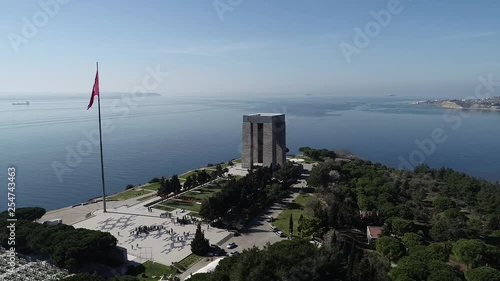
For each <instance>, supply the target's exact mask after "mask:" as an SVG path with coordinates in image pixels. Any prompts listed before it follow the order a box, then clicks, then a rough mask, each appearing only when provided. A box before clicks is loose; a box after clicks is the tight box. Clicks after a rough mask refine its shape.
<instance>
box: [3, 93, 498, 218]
mask: <svg viewBox="0 0 500 281" xmlns="http://www.w3.org/2000/svg"><path fill="white" fill-rule="evenodd" d="M103 95H106V94H103ZM5 96H6V95H2V96H0V117H1V118H0V136H1V138H0V156H1V159H0V163H1V165H0V168H1V170H3V172H2V171H0V174H3V175H2V177H1V178H2V182H3V184H2V185H3V186H4V191H1V190H0V194H1V195H0V199H1V202H0V204H1V205H0V210H2V209H6V206H7V200H6V197H7V168H8V167H9V166H15V167H16V171H17V176H16V187H17V188H16V201H17V205H18V206H41V207H44V208H46V209H48V210H52V209H56V208H60V207H64V206H68V205H72V204H76V203H80V202H82V201H85V200H87V199H89V198H93V197H97V196H99V195H100V192H101V185H100V162H99V148H98V146H94V145H93V144H92V142H93V138H94V137H95V136H96V134H95V133H96V132H97V131H96V129H97V125H98V123H97V104H96V103H95V104H94V107H93V108H92V109H91V110H89V111H87V110H86V106H87V103H88V96H89V95H88V94H82V95H17V96H16V97H15V98H12V95H9V98H6V97H5ZM108 96H109V95H108ZM112 96H113V98H103V99H102V100H101V103H102V116H103V122H106V123H105V124H106V128H108V129H107V132H105V133H104V135H103V142H104V146H103V147H104V161H105V173H106V183H107V191H108V193H114V192H118V191H121V190H123V189H124V188H125V186H126V185H127V184H139V183H144V182H146V181H148V180H149V179H151V178H153V177H159V176H170V175H172V174H178V173H182V172H183V171H186V170H189V169H193V168H198V167H201V166H203V165H206V164H207V163H217V162H222V161H228V160H229V159H232V158H237V157H239V156H240V151H241V122H242V115H243V114H248V113H256V112H275V113H285V114H286V122H287V146H288V148H289V149H290V151H291V152H297V149H298V148H299V147H301V146H311V147H317V148H328V149H348V150H350V151H351V152H353V153H355V154H357V155H359V156H361V157H364V158H366V159H369V160H372V161H374V162H381V163H383V164H386V165H390V166H394V167H397V166H399V165H400V164H401V162H402V160H401V159H403V158H404V159H405V161H408V162H409V163H417V162H419V161H425V163H427V164H429V165H430V166H432V167H440V166H448V167H452V168H454V169H457V170H460V171H463V172H467V173H470V174H472V175H474V176H478V177H481V178H485V179H488V180H492V181H498V180H500V173H499V167H500V144H499V140H500V122H499V120H500V113H496V112H464V111H450V112H449V111H446V110H443V109H440V108H434V107H424V106H416V105H413V104H411V102H412V101H417V100H422V99H423V98H402V97H375V98H374V97H334V96H315V95H309V96H306V95H302V96H275V97H273V96H271V97H270V96H266V97H253V98H252V97H202V98H200V97H167V96H165V95H163V96H150V97H146V98H144V99H141V100H132V99H130V97H127V96H123V97H122V96H121V95H119V94H115V95H112ZM24 100H29V101H30V103H31V104H30V105H29V106H21V105H17V106H14V105H12V102H19V101H24ZM433 131H434V132H436V131H438V132H440V134H441V137H440V141H439V142H436V141H434V140H431V138H432V136H433ZM434 134H435V133H434ZM443 140H444V142H443ZM417 143H420V146H419V145H417ZM4 206H5V207H4Z"/></svg>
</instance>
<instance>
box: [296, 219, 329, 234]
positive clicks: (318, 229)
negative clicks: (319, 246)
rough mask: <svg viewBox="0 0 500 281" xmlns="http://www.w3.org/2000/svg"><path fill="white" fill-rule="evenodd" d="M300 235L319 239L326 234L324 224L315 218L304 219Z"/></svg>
mask: <svg viewBox="0 0 500 281" xmlns="http://www.w3.org/2000/svg"><path fill="white" fill-rule="evenodd" d="M299 228H300V230H301V231H300V235H301V236H302V237H317V236H321V234H322V233H323V232H324V229H323V224H322V223H321V220H320V219H318V218H316V217H313V218H304V219H303V220H302V223H301V224H299Z"/></svg>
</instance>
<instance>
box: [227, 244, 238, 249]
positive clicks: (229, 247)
mask: <svg viewBox="0 0 500 281" xmlns="http://www.w3.org/2000/svg"><path fill="white" fill-rule="evenodd" d="M226 248H228V249H232V248H236V243H234V242H231V243H229V244H227V246H226Z"/></svg>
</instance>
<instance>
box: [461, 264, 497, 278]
mask: <svg viewBox="0 0 500 281" xmlns="http://www.w3.org/2000/svg"><path fill="white" fill-rule="evenodd" d="M465 280H467V281H500V272H499V271H498V270H496V269H494V268H491V267H489V266H482V267H478V268H474V269H471V270H467V271H466V272H465Z"/></svg>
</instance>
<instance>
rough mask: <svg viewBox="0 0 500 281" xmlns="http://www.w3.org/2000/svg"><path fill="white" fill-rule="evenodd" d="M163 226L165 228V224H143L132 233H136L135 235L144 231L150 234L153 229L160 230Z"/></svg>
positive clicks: (131, 232)
mask: <svg viewBox="0 0 500 281" xmlns="http://www.w3.org/2000/svg"><path fill="white" fill-rule="evenodd" d="M163 228H164V226H163V225H150V226H147V225H141V226H138V227H136V228H135V229H134V230H131V231H130V234H131V235H132V234H134V235H135V236H137V235H139V234H142V233H145V234H148V233H149V232H151V231H154V230H160V229H163Z"/></svg>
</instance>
